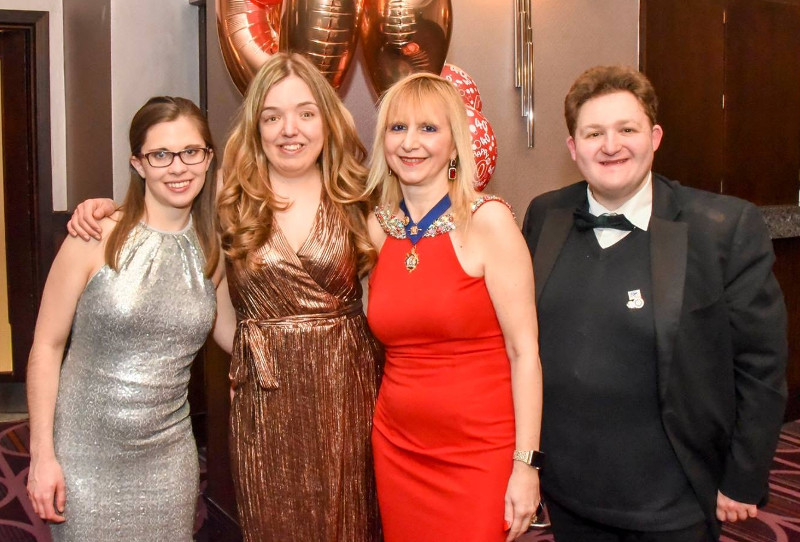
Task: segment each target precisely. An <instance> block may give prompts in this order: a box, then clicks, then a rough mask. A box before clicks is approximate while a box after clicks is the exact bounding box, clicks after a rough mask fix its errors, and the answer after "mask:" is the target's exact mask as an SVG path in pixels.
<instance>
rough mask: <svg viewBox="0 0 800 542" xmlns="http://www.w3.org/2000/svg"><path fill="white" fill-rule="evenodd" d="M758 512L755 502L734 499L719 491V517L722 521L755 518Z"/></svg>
mask: <svg viewBox="0 0 800 542" xmlns="http://www.w3.org/2000/svg"><path fill="white" fill-rule="evenodd" d="M757 514H758V509H757V508H756V505H755V504H745V503H743V502H738V501H734V500H733V499H730V498H728V497H726V496H725V495H723V494H722V493H721V492H720V491H717V519H718V520H720V521H731V522H732V521H739V520H745V519H747V518H754V517H756V515H757Z"/></svg>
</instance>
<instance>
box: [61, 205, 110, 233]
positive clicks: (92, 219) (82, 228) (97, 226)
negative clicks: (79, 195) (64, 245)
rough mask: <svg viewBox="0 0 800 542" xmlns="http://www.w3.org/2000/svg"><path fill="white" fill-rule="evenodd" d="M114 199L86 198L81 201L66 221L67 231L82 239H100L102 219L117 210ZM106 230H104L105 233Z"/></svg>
mask: <svg viewBox="0 0 800 542" xmlns="http://www.w3.org/2000/svg"><path fill="white" fill-rule="evenodd" d="M117 208H118V207H117V204H116V203H114V200H111V199H108V198H95V199H87V200H86V201H83V202H81V203H80V204H79V205H78V206H77V207H76V208H75V212H73V213H72V218H70V219H69V222H67V231H68V232H69V234H70V235H71V236H72V237H80V238H81V239H83V240H84V241H88V240H89V239H92V238H94V239H96V240H98V241H99V240H100V239H101V238H102V235H103V231H106V230H104V229H103V227H102V222H101V221H102V219H103V218H105V217H108V216H111V215H113V214H114V212H115V211H116V210H117ZM107 233H108V232H107V231H106V234H107Z"/></svg>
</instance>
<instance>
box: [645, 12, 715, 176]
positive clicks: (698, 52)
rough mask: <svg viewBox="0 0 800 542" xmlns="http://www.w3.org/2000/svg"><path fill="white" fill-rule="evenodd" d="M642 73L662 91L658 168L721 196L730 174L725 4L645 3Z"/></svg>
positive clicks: (659, 117) (659, 118)
mask: <svg viewBox="0 0 800 542" xmlns="http://www.w3.org/2000/svg"><path fill="white" fill-rule="evenodd" d="M641 6H642V7H641V39H642V43H641V64H642V66H641V69H642V71H643V72H644V73H645V74H647V76H648V77H649V78H650V80H651V81H652V82H653V86H655V88H656V92H657V93H658V99H659V113H658V122H659V124H661V126H662V127H663V128H664V139H663V140H662V142H661V147H660V148H659V150H658V152H656V155H655V161H654V165H653V168H654V169H655V171H658V172H659V173H662V174H663V175H666V176H668V177H670V178H672V179H676V180H678V181H680V182H681V183H683V184H688V185H690V186H694V187H697V188H702V189H704V190H710V191H712V192H719V190H720V182H721V180H722V177H723V172H724V159H723V147H722V141H723V132H724V119H723V114H722V92H723V83H724V66H723V58H724V57H723V51H724V27H723V24H722V17H723V10H724V7H723V0H704V1H699V2H686V0H649V1H647V0H642V4H641Z"/></svg>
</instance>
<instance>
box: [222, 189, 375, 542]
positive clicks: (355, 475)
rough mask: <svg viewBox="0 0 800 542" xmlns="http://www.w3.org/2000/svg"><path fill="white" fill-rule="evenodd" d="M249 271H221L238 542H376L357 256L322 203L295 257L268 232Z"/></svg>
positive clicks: (370, 375) (371, 347) (369, 382)
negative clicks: (230, 324)
mask: <svg viewBox="0 0 800 542" xmlns="http://www.w3.org/2000/svg"><path fill="white" fill-rule="evenodd" d="M259 256H260V257H261V259H262V261H263V265H262V266H260V267H259V269H257V270H255V271H253V270H249V269H246V268H243V267H239V266H234V265H232V264H230V263H229V264H228V269H227V271H228V282H229V288H230V293H231V300H232V302H233V306H234V308H235V309H236V312H237V320H238V329H237V333H236V337H235V339H234V352H233V358H232V360H231V370H230V378H231V381H232V382H233V384H234V386H236V390H237V391H236V395H235V397H234V400H233V404H232V407H231V443H230V444H231V457H232V470H233V478H234V483H235V486H236V498H237V504H238V510H239V519H240V523H241V525H242V530H243V532H244V540H245V542H288V541H294V540H297V541H304V542H305V541H309V542H310V541H318V542H374V541H378V540H380V538H381V536H380V522H379V518H378V507H377V501H376V497H375V483H374V477H373V473H372V454H371V449H370V444H369V440H370V431H371V426H372V413H373V408H374V405H375V397H376V393H377V383H378V378H379V366H380V355H379V351H378V348H377V344H376V342H375V340H374V339H373V338H372V335H371V334H370V332H369V329H368V327H367V323H366V318H365V317H364V314H363V311H362V308H361V284H360V283H359V281H358V278H357V273H356V262H355V251H354V248H353V245H352V243H351V241H350V238H349V234H348V232H347V230H346V228H345V226H344V223H343V221H342V218H341V216H340V215H339V214H338V212H337V211H336V209H335V208H334V207H333V206H332V204H331V203H330V202H329V201H328V200H327V198H326V197H324V196H323V200H322V202H321V204H320V208H319V211H318V212H317V216H316V218H315V222H314V225H313V227H312V230H311V233H310V234H309V237H308V238H307V239H306V241H305V242H304V244H303V245H302V247H300V250H299V251H298V252H297V253H295V252H294V251H293V250H292V248H291V247H290V246H289V243H288V242H287V241H286V239H285V238H284V236H283V234H282V233H281V231H280V229H279V227H278V226H277V224H276V225H275V227H274V229H273V231H272V235H271V237H270V239H269V241H268V242H267V244H266V245H265V246H264V247H262V248H261V249H260V251H259Z"/></svg>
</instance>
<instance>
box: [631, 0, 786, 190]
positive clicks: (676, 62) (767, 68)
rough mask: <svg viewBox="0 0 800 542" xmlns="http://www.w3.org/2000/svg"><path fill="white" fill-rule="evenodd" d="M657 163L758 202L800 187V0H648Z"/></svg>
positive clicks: (644, 58)
mask: <svg viewBox="0 0 800 542" xmlns="http://www.w3.org/2000/svg"><path fill="white" fill-rule="evenodd" d="M641 24H642V37H641V40H642V44H641V69H642V71H643V72H644V73H646V74H647V76H648V77H649V78H650V79H651V80H652V81H653V85H654V86H655V88H656V91H657V92H658V96H659V101H660V106H659V122H660V123H661V125H662V126H663V128H664V140H663V142H662V145H661V148H660V149H659V151H658V152H657V153H656V157H655V163H654V168H655V170H656V171H658V172H660V173H663V174H665V175H667V176H668V177H672V178H674V179H677V180H679V181H681V182H682V183H684V184H688V185H690V186H694V187H697V188H702V189H705V190H710V191H713V192H720V193H723V194H731V195H734V196H738V197H741V198H744V199H747V200H749V201H752V202H753V203H756V204H758V205H777V204H797V203H798V190H800V179H799V175H800V0H697V1H695V2H685V1H684V0H642V4H641Z"/></svg>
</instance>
